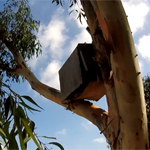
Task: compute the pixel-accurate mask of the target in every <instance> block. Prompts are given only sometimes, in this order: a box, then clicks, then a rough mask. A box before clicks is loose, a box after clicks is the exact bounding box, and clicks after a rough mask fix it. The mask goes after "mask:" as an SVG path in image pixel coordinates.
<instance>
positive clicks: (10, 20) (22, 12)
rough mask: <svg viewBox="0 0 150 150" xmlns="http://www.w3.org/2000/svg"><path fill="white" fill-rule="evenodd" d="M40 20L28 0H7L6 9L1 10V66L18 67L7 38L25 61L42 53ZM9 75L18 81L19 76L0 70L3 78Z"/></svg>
mask: <svg viewBox="0 0 150 150" xmlns="http://www.w3.org/2000/svg"><path fill="white" fill-rule="evenodd" d="M39 25H40V23H39V21H36V20H34V19H33V16H32V15H31V10H30V7H29V5H28V2H27V1H26V0H7V1H6V3H5V4H4V9H3V10H1V11H0V66H3V67H5V69H7V68H16V67H17V63H16V61H15V58H14V56H13V54H12V52H11V49H9V48H8V47H7V46H6V40H7V41H9V42H11V43H12V44H13V48H14V50H15V51H16V52H19V53H20V54H21V55H22V57H23V58H24V60H25V61H27V60H29V59H31V58H32V56H34V55H36V56H38V55H39V54H40V53H41V45H40V42H39V41H38V40H37V38H36V33H37V32H38V28H39ZM3 76H7V77H8V78H7V79H8V80H10V78H12V79H13V80H14V81H16V82H18V81H19V77H18V76H17V75H12V74H11V73H8V72H4V71H2V70H0V77H1V79H2V78H3Z"/></svg>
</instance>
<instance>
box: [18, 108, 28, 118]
mask: <svg viewBox="0 0 150 150" xmlns="http://www.w3.org/2000/svg"><path fill="white" fill-rule="evenodd" d="M16 113H17V115H18V117H20V118H23V119H25V118H26V115H25V113H24V110H23V109H22V107H21V106H18V108H17V109H16Z"/></svg>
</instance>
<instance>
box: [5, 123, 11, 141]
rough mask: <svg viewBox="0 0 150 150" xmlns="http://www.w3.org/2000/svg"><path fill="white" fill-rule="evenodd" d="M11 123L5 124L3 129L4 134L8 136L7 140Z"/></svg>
mask: <svg viewBox="0 0 150 150" xmlns="http://www.w3.org/2000/svg"><path fill="white" fill-rule="evenodd" d="M10 122H11V121H8V122H6V123H5V124H4V127H3V131H4V133H5V134H6V138H7V139H8V137H9V125H10Z"/></svg>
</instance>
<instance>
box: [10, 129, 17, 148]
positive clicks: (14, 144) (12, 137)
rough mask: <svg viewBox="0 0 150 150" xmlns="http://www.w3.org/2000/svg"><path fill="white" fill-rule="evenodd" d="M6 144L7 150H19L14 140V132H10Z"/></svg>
mask: <svg viewBox="0 0 150 150" xmlns="http://www.w3.org/2000/svg"><path fill="white" fill-rule="evenodd" d="M8 142H9V150H19V147H18V144H17V141H16V138H15V134H14V130H11V132H10V137H9V140H8Z"/></svg>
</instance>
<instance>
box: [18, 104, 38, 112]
mask: <svg viewBox="0 0 150 150" xmlns="http://www.w3.org/2000/svg"><path fill="white" fill-rule="evenodd" d="M19 103H20V104H21V105H22V106H24V107H25V108H27V109H29V110H33V111H39V112H40V110H37V109H34V108H32V107H30V106H29V105H27V104H26V103H24V102H19Z"/></svg>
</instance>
